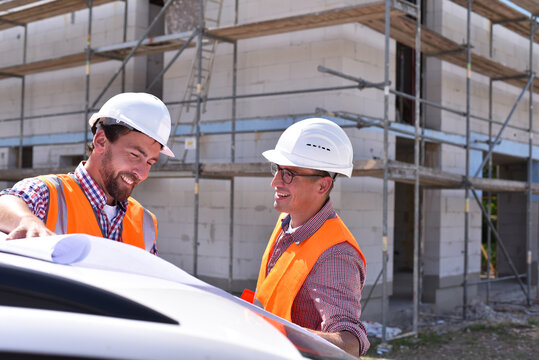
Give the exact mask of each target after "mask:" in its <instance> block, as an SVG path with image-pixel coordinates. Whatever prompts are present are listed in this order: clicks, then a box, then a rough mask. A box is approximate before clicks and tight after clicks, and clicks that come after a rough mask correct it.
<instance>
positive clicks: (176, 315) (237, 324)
mask: <svg viewBox="0 0 539 360" xmlns="http://www.w3.org/2000/svg"><path fill="white" fill-rule="evenodd" d="M0 262H2V263H6V264H10V265H13V266H17V267H24V268H28V269H32V270H34V271H39V272H43V273H47V274H51V275H55V276H60V277H62V278H67V279H71V280H74V281H78V282H82V283H84V284H87V285H90V286H94V287H97V288H100V289H104V290H107V291H109V292H112V293H115V294H117V295H120V296H122V297H125V298H128V299H130V300H132V301H135V302H137V303H139V304H142V305H144V306H146V307H148V308H151V309H153V310H155V311H157V312H159V313H161V314H163V315H165V316H167V317H170V318H172V319H175V320H176V321H177V322H178V323H179V325H174V326H177V327H178V326H179V328H181V329H182V331H183V332H185V331H187V332H188V333H189V334H191V335H193V336H195V337H197V338H202V339H206V340H207V341H208V343H211V342H212V341H218V342H223V341H224V342H226V343H228V344H236V345H238V346H242V347H249V348H252V349H253V350H256V351H261V352H263V353H267V354H273V355H275V357H277V358H283V359H284V358H288V359H297V358H302V356H301V353H302V354H303V355H305V356H308V357H310V358H325V359H352V358H353V357H351V356H350V355H348V354H347V353H345V352H344V351H342V350H340V349H339V348H337V347H335V346H334V345H332V344H330V343H329V342H326V341H325V340H323V339H321V338H319V337H318V336H316V335H313V334H312V333H310V332H309V331H307V330H305V329H303V328H301V327H299V326H296V325H294V324H292V323H290V322H288V321H285V320H283V319H281V318H279V317H277V316H275V315H273V314H270V313H268V312H266V311H265V310H263V309H261V308H258V307H256V306H254V305H252V304H249V303H247V302H245V301H243V300H241V299H239V298H237V297H235V296H233V295H231V294H229V293H227V292H225V291H223V290H221V289H219V288H216V287H214V286H212V285H209V284H207V283H205V282H203V281H201V280H199V279H197V278H195V277H193V276H191V275H189V274H188V273H186V272H185V271H183V270H182V269H180V268H178V267H176V266H175V265H173V264H171V263H169V262H167V261H165V260H163V259H161V258H159V257H157V256H154V255H151V254H149V253H148V252H146V251H143V250H141V249H139V248H137V247H134V246H130V245H126V244H122V243H118V242H114V241H110V240H108V239H103V238H98V237H93V236H89V235H84V234H71V235H63V236H51V237H46V238H45V237H43V238H35V239H22V240H10V241H2V240H0ZM298 349H299V350H301V353H300V352H299V351H298Z"/></svg>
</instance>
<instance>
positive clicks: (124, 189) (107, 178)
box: [101, 149, 138, 202]
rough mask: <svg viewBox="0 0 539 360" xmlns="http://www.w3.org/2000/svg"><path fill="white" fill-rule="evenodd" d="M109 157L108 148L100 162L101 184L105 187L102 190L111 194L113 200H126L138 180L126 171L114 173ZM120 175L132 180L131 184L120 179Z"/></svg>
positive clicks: (110, 155)
mask: <svg viewBox="0 0 539 360" xmlns="http://www.w3.org/2000/svg"><path fill="white" fill-rule="evenodd" d="M111 157H112V154H111V151H110V149H109V150H107V152H106V153H105V156H104V158H103V162H102V164H101V165H102V166H101V178H102V179H103V186H104V187H105V189H104V190H105V191H106V192H107V194H109V195H110V196H112V198H113V199H114V200H116V201H120V202H122V201H126V200H127V199H128V198H129V196H131V193H132V192H133V189H134V188H135V186H136V185H137V184H138V181H137V179H136V177H135V176H134V175H133V174H131V173H129V172H126V171H122V172H119V173H117V174H114V170H113V166H112V159H111ZM122 176H123V177H125V178H127V179H130V180H131V181H133V184H131V185H129V184H127V183H126V182H125V181H124V180H122Z"/></svg>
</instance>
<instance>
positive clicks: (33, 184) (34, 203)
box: [0, 178, 49, 221]
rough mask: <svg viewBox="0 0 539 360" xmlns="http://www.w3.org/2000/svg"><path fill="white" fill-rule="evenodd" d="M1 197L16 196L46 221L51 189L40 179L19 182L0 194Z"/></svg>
mask: <svg viewBox="0 0 539 360" xmlns="http://www.w3.org/2000/svg"><path fill="white" fill-rule="evenodd" d="M1 195H14V196H17V197H18V198H20V199H22V200H23V201H24V202H25V203H26V205H28V208H29V209H30V211H31V212H32V213H33V214H34V215H36V216H37V217H38V218H39V219H40V220H42V221H44V219H45V217H46V216H47V209H48V207H49V188H48V187H47V184H45V182H43V181H42V180H40V179H39V178H28V179H24V180H21V181H19V182H18V183H16V184H15V185H13V187H12V188H8V189H5V190H3V191H2V192H0V196H1Z"/></svg>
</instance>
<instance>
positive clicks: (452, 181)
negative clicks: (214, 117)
mask: <svg viewBox="0 0 539 360" xmlns="http://www.w3.org/2000/svg"><path fill="white" fill-rule="evenodd" d="M200 169H201V170H200V176H201V177H203V178H208V179H223V178H232V177H270V176H271V172H270V170H269V166H268V163H266V162H263V163H203V164H201V167H200ZM69 171H73V168H42V169H6V170H0V180H1V181H12V182H15V181H18V180H21V179H24V178H27V177H33V176H37V175H42V174H58V173H66V172H69ZM415 172H416V170H415V166H414V165H413V164H410V163H405V162H400V161H393V160H390V161H388V175H389V180H391V181H394V182H401V183H407V184H413V183H414V182H415V176H416V174H415ZM194 173H195V164H193V163H171V164H167V165H165V166H163V167H159V166H155V167H154V168H152V171H151V172H150V175H149V177H150V178H166V177H175V178H179V177H185V178H189V177H193V176H194ZM352 176H358V177H359V176H362V177H374V178H380V179H381V178H383V176H384V162H383V161H382V160H380V159H371V160H356V161H354V170H353V173H352ZM464 179H465V178H464V175H459V174H455V173H450V172H446V171H440V170H437V169H433V168H427V167H422V166H420V167H419V182H420V184H421V186H424V187H426V188H433V189H441V188H444V189H448V188H452V189H463V188H464ZM470 183H471V185H472V186H473V187H474V188H475V189H476V190H482V191H490V192H493V193H501V192H526V191H527V185H526V182H525V181H514V180H504V179H484V178H471V179H470ZM532 192H533V193H535V194H539V184H532Z"/></svg>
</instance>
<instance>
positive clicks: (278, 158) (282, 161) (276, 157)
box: [262, 149, 353, 177]
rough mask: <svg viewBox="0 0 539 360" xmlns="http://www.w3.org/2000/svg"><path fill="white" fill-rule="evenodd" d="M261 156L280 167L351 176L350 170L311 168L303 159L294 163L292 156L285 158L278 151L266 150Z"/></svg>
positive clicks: (314, 166)
mask: <svg viewBox="0 0 539 360" xmlns="http://www.w3.org/2000/svg"><path fill="white" fill-rule="evenodd" d="M291 155H292V154H291ZM262 156H264V157H265V158H266V160H268V161H269V162H272V163H275V164H277V165H280V166H295V167H300V168H304V169H313V170H321V171H327V172H330V173H332V172H333V173H339V174H342V175H345V176H347V177H351V176H352V170H353V169H352V168H337V167H335V168H334V167H328V166H321V165H320V164H316V165H315V164H313V165H312V166H310V165H308V164H305V163H304V159H303V162H298V161H294V159H293V158H292V156H286V155H285V154H283V153H282V152H281V151H279V150H275V149H273V150H266V151H264V152H263V153H262Z"/></svg>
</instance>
